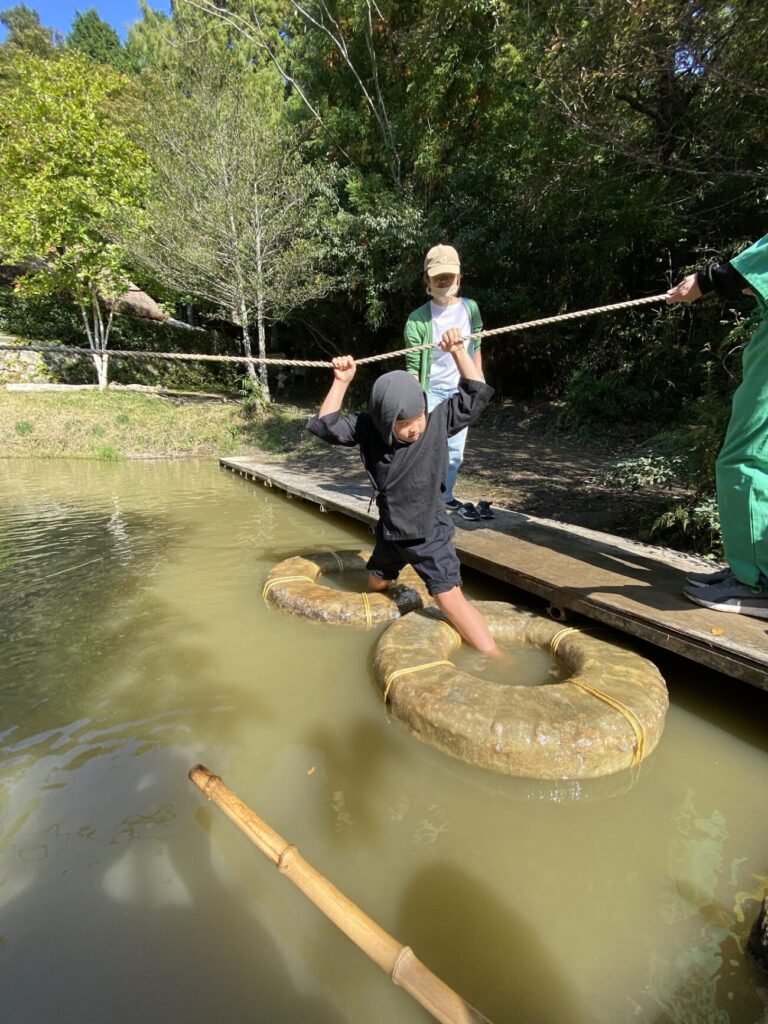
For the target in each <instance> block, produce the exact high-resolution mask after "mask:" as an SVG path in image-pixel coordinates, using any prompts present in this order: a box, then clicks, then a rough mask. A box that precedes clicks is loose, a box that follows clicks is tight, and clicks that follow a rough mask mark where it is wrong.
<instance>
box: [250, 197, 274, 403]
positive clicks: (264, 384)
mask: <svg viewBox="0 0 768 1024" xmlns="http://www.w3.org/2000/svg"><path fill="white" fill-rule="evenodd" d="M253 195H254V200H255V202H254V211H255V213H256V223H257V224H258V225H259V230H258V231H257V232H256V270H257V273H258V285H257V288H258V291H257V294H256V324H257V327H258V332H259V355H260V356H261V358H262V359H266V357H267V339H266V335H265V332H264V292H263V290H262V281H263V278H262V274H263V272H264V266H263V263H262V257H261V218H260V213H261V207H260V206H259V194H258V189H257V188H256V186H254V190H253ZM259 375H260V377H261V393H262V395H263V397H264V401H265V402H270V401H271V398H270V396H269V378H268V376H267V364H266V363H261V364H260V365H259Z"/></svg>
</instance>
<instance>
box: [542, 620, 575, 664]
mask: <svg viewBox="0 0 768 1024" xmlns="http://www.w3.org/2000/svg"><path fill="white" fill-rule="evenodd" d="M578 632H579V631H578V629H574V628H573V626H565V627H564V628H563V629H558V631H557V632H556V633H555V635H554V636H553V637H552V639H551V640H550V642H549V653H550V655H551V656H552V657H553V658H556V657H557V649H558V647H559V646H560V641H561V640H562V639H563V637H566V636H567V635H568V634H569V633H578Z"/></svg>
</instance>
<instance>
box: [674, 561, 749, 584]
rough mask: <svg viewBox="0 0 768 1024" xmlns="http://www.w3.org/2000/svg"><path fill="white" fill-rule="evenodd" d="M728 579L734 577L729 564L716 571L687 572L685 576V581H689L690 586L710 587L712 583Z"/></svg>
mask: <svg viewBox="0 0 768 1024" xmlns="http://www.w3.org/2000/svg"><path fill="white" fill-rule="evenodd" d="M730 579H736V577H735V575H734V572H733V569H732V568H731V567H730V565H726V567H725V568H724V569H718V570H717V571H716V572H689V573H688V575H687V576H686V577H685V581H686V583H690V585H691V586H692V587H710V586H712V584H714V583H725V581H726V580H730Z"/></svg>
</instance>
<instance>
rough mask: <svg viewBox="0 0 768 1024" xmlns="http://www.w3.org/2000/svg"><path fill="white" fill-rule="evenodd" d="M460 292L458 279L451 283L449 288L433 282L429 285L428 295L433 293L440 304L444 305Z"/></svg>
mask: <svg viewBox="0 0 768 1024" xmlns="http://www.w3.org/2000/svg"><path fill="white" fill-rule="evenodd" d="M458 294H459V285H458V282H457V281H454V283H453V284H451V285H449V286H448V287H447V288H438V287H437V285H434V284H432V283H431V282H430V283H429V284H428V285H427V295H431V296H432V298H433V299H434V300H435V302H436V303H437V305H438V306H444V305H445V304H446V303H447V302H448V300H449V299H452V298H453V296H454V295H458Z"/></svg>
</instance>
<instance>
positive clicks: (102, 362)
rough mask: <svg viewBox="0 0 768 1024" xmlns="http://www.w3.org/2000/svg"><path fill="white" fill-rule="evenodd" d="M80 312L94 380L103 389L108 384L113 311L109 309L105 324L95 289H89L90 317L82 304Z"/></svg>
mask: <svg viewBox="0 0 768 1024" xmlns="http://www.w3.org/2000/svg"><path fill="white" fill-rule="evenodd" d="M80 314H81V316H82V318H83V326H84V327H85V333H86V336H87V338H88V347H89V348H90V350H91V358H92V359H93V365H94V368H95V370H96V381H97V383H98V385H99V390H100V391H104V390H105V389H106V387H107V385H108V384H109V352H107V345H108V343H109V332H110V329H111V327H112V316H113V313H112V311H111V310H110V313H109V317H108V318H107V322H106V324H105V323H104V318H103V316H102V314H101V306H100V305H99V299H98V296H97V294H96V290H95V289H92V290H91V319H90V320H89V319H88V312H87V311H86V308H85V306H84V305H82V304H81V305H80Z"/></svg>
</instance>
